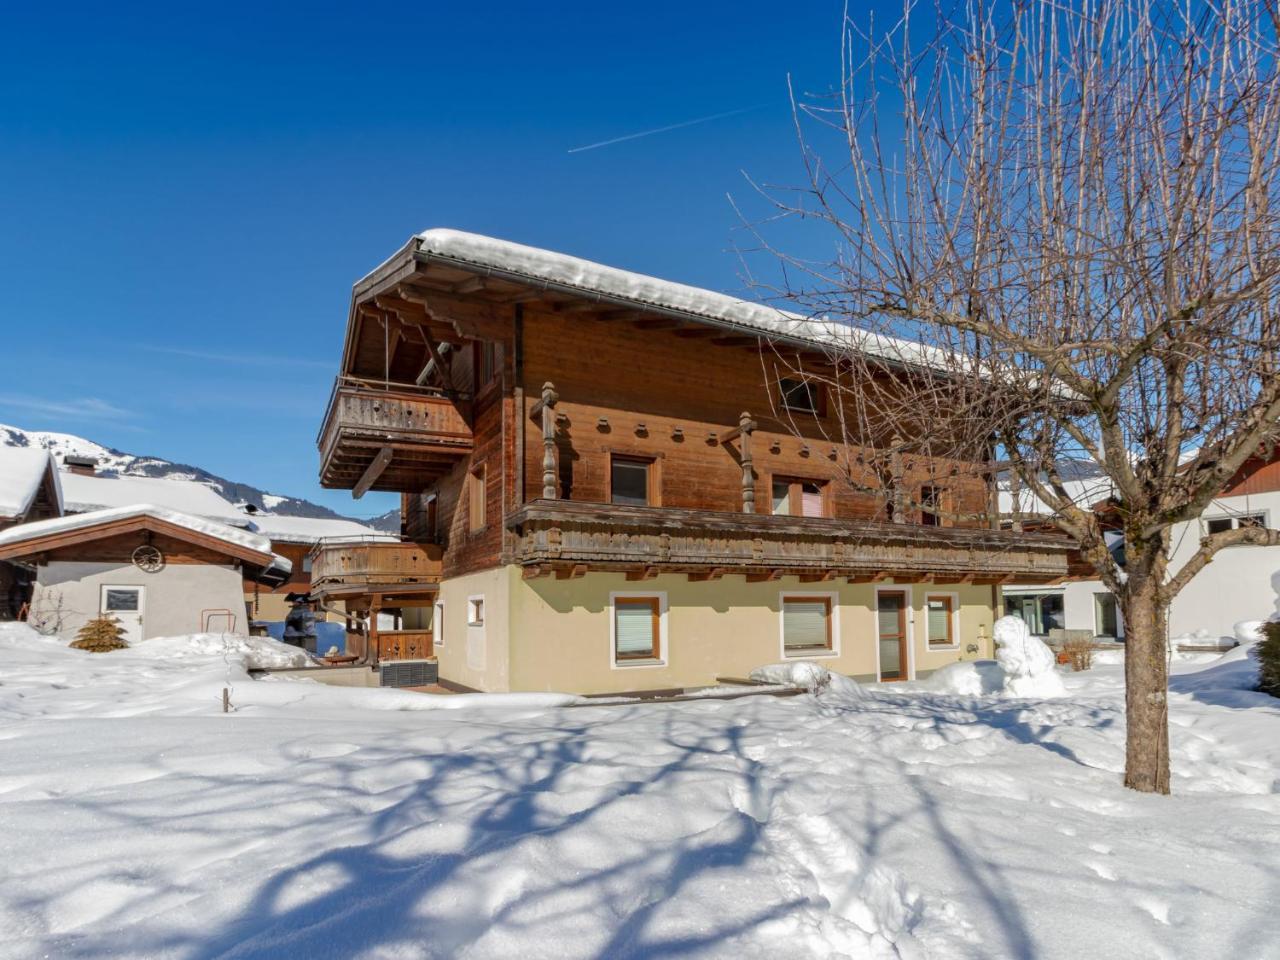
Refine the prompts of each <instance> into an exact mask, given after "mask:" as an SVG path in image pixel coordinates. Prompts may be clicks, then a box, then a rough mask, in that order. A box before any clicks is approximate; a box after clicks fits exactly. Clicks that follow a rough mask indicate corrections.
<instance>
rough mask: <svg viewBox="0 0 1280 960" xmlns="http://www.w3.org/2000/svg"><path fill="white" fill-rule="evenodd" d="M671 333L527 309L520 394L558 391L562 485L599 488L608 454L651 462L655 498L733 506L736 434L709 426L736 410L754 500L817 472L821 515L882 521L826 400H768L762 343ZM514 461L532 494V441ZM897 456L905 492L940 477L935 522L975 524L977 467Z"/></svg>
mask: <svg viewBox="0 0 1280 960" xmlns="http://www.w3.org/2000/svg"><path fill="white" fill-rule="evenodd" d="M680 332H683V331H669V330H639V329H636V327H635V325H633V324H628V323H620V322H611V321H597V320H590V319H586V318H584V317H582V316H576V315H573V314H562V313H552V312H548V311H545V310H542V311H539V310H533V309H526V311H525V315H524V348H525V371H526V373H525V379H524V386H525V390H526V396H527V397H528V398H529V400H528V404H529V405H530V406H532V404H533V402H534V401H535V400H536V399H537V396H538V391H539V390H540V388H541V385H542V384H543V383H544V382H546V381H550V382H553V383H554V384H555V388H556V392H557V393H558V395H559V400H558V402H557V405H556V416H557V421H558V429H557V433H556V445H557V448H558V453H559V461H560V462H559V487H560V489H559V495H560V497H562V498H565V499H571V500H583V501H591V502H603V501H606V500H608V499H609V495H608V471H609V455H610V454H611V453H612V454H621V455H627V456H638V457H647V458H654V459H655V460H656V461H658V462H659V464H660V471H659V472H660V475H661V485H662V486H661V492H660V502H661V503H662V504H663V505H664V506H672V507H687V508H690V509H700V510H740V509H741V508H742V499H743V497H742V467H741V464H740V455H741V449H740V444H739V443H737V442H729V443H720V442H719V441H718V440H716V441H715V442H712V439H711V438H712V437H713V436H714V437H718V436H719V435H721V434H724V433H726V432H727V431H730V430H732V428H735V427H737V425H738V422H739V417H740V415H741V413H742V412H743V411H746V412H748V413H750V414H751V415H752V418H753V419H754V421H755V423H756V429H755V431H754V433H753V435H752V437H751V441H750V446H751V458H752V466H753V468H754V473H755V478H756V481H755V491H754V493H755V497H754V504H755V510H756V512H758V513H769V512H771V510H772V499H771V496H770V494H771V489H772V482H773V479H774V478H775V477H777V478H779V479H782V478H787V479H802V480H816V481H819V482H821V483H825V484H827V485H828V486H827V491H826V492H825V495H824V501H825V502H826V503H827V504H828V509H829V511H830V514H831V515H832V516H835V517H848V518H863V519H876V518H885V519H887V512H886V498H885V497H884V496H883V495H879V494H877V493H872V492H868V491H870V490H878V489H881V488H882V487H883V479H882V478H880V477H878V476H877V475H876V474H875V471H874V467H873V465H872V464H871V463H870V462H869V461H870V459H871V458H870V457H869V456H866V454H869V453H870V451H861V450H859V449H858V448H856V447H852V446H848V445H846V444H845V442H844V440H843V437H842V434H841V427H840V421H839V417H838V411H836V410H835V409H833V407H834V405H833V404H831V403H828V404H827V405H826V406H827V410H826V413H825V415H821V416H815V415H813V414H811V413H803V412H790V411H787V410H785V409H778V407H779V406H780V404H779V397H778V396H777V392H776V387H775V388H773V389H771V381H772V382H773V384H776V381H777V379H778V378H779V377H780V376H782V375H783V374H784V373H785V371H784V369H783V368H782V367H780V366H778V367H776V368H775V367H774V366H773V365H774V364H775V363H777V360H776V357H774V356H773V354H772V351H771V350H770V349H769V347H768V345H767V344H761V347H760V349H757V350H742V349H727V348H723V347H715V346H708V345H707V344H706V343H703V342H701V341H696V340H690V339H688V338H682V337H680V336H679V335H678V334H679V333H680ZM529 422H530V423H531V422H532V421H529ZM524 459H525V485H524V487H525V490H524V492H525V499H526V500H532V499H535V498H538V497H541V496H542V483H541V477H542V449H541V446H540V444H536V443H535V444H531V443H526V444H525V452H524ZM905 461H906V462H905V465H904V472H903V483H904V485H905V487H906V490H905V491H904V492H905V494H906V499H907V500H910V501H914V500H917V499H918V493H919V489H920V488H921V487H922V486H925V485H930V486H935V487H942V488H944V489H945V491H946V495H947V505H948V508H949V509H948V511H947V512H948V517H947V518H946V519H945V520H944V525H945V524H950V523H953V522H958V523H960V524H961V525H964V524H965V521H963V520H961V521H956V520H953V519H952V517H954V516H958V515H965V516H970V517H972V518H974V519H972V520H969V521H968V525H973V526H977V525H980V524H981V523H982V520H981V517H982V515H983V514H985V512H986V510H987V500H988V495H987V485H986V483H985V481H984V480H983V479H982V478H981V477H979V476H977V473H978V470H977V469H976V465H974V464H962V463H949V462H943V461H926V460H925V459H924V458H919V457H917V458H912V457H907V458H905ZM909 519H910V520H912V521H918V520H919V516H918V515H917V516H912V517H909Z"/></svg>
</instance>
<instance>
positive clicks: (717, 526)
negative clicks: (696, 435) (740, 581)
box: [507, 500, 1074, 583]
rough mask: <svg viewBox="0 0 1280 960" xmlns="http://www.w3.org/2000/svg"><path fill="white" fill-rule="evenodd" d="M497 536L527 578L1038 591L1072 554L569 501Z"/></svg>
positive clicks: (854, 524) (537, 511)
mask: <svg viewBox="0 0 1280 960" xmlns="http://www.w3.org/2000/svg"><path fill="white" fill-rule="evenodd" d="M507 526H508V527H509V528H510V529H511V530H512V531H513V532H514V533H515V534H516V545H515V550H514V560H515V562H516V563H519V564H521V565H523V566H524V567H525V575H526V576H539V575H545V574H548V573H551V572H556V573H557V574H558V575H561V576H566V575H567V576H573V575H576V574H579V573H583V572H586V571H587V570H621V571H626V572H627V573H628V574H629V576H630V577H631V578H632V579H643V578H647V577H650V576H653V575H655V574H658V573H688V574H689V575H690V577H691V578H695V579H715V578H717V577H719V576H722V575H724V574H727V573H736V574H746V575H747V576H748V578H749V579H758V580H770V579H776V578H777V577H780V576H785V575H798V576H800V577H801V579H806V580H814V581H820V580H832V579H835V578H838V577H839V578H847V579H849V580H851V581H875V580H881V579H886V578H893V579H895V580H898V581H904V580H936V581H938V582H948V583H951V582H958V581H963V582H970V583H1008V582H1018V581H1020V582H1024V583H1044V582H1048V581H1052V580H1057V579H1060V578H1062V577H1065V576H1067V575H1068V555H1069V553H1070V552H1071V551H1072V550H1073V548H1074V544H1072V542H1071V541H1070V540H1068V539H1067V538H1065V537H1060V536H1054V535H1049V534H1034V533H1011V532H1007V531H1000V530H990V529H985V528H979V529H970V528H944V527H932V526H920V525H915V524H905V523H883V522H874V521H865V520H838V519H828V518H824V517H789V516H786V517H784V516H772V515H765V514H744V513H730V512H724V513H721V512H718V511H710V510H681V509H670V508H664V507H635V506H620V505H616V504H602V503H579V502H574V501H568V500H535V501H532V502H530V503H528V504H526V505H525V506H524V507H523V508H522V509H521V510H519V511H518V512H517V513H515V514H513V515H512V516H511V517H510V518H509V519H508V523H507Z"/></svg>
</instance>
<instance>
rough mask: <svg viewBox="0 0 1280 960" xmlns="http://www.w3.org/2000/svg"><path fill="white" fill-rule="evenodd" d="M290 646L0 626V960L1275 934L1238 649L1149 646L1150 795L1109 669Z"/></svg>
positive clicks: (1267, 736) (883, 952)
mask: <svg viewBox="0 0 1280 960" xmlns="http://www.w3.org/2000/svg"><path fill="white" fill-rule="evenodd" d="M293 656H296V654H294V653H293V652H291V651H288V650H282V649H281V648H280V647H279V646H278V645H275V644H272V643H271V642H269V641H251V642H247V641H244V640H238V641H234V642H232V643H230V644H229V645H228V647H227V650H226V652H225V653H224V652H223V643H222V639H221V638H219V637H216V636H204V637H197V638H170V639H166V640H158V641H147V642H146V643H144V644H141V645H139V646H138V647H136V648H134V649H132V650H129V651H124V652H121V653H118V654H106V655H92V654H84V653H79V652H77V651H71V650H67V649H66V648H65V646H64V645H63V644H61V643H60V642H58V641H55V640H50V639H46V638H42V637H39V636H37V635H35V634H34V633H32V632H30V631H28V630H26V628H24V627H18V626H0V863H3V877H4V879H3V882H2V883H0V956H3V957H6V958H8V957H15V958H16V957H21V958H27V957H56V958H86V957H94V958H101V957H137V958H144V957H145V958H163V957H181V958H192V960H196V958H201V960H203V958H213V957H236V958H250V957H253V958H268V957H270V958H321V957H329V958H347V957H366V958H375V957H376V958H393V957H394V958H399V957H415V958H416V957H440V958H494V957H498V958H502V957H518V958H521V960H537V958H542V957H547V958H554V960H570V958H577V957H593V958H622V957H673V956H698V957H704V956H715V957H734V958H737V957H768V958H792V957H795V958H808V957H859V958H860V957H892V956H901V957H908V958H912V957H993V958H994V957H1000V958H1008V957H1037V958H1039V957H1063V958H1072V960H1075V958H1084V957H1087V958H1109V957H1125V958H1130V957H1134V958H1141V957H1162V958H1163V957H1180V958H1181V957H1231V958H1251V957H1276V956H1278V955H1280V912H1278V911H1277V910H1276V909H1275V904H1276V902H1277V896H1278V894H1280V796H1278V793H1277V791H1280V779H1278V778H1280V770H1278V763H1280V710H1278V709H1277V707H1278V706H1280V701H1275V700H1272V699H1270V698H1268V697H1265V696H1263V695H1261V694H1257V693H1250V692H1247V691H1245V690H1243V689H1241V687H1242V686H1244V685H1245V684H1246V683H1247V680H1248V676H1249V674H1250V673H1251V671H1252V670H1253V667H1252V665H1251V664H1250V663H1249V662H1248V661H1247V660H1246V659H1244V658H1243V657H1242V656H1241V655H1240V653H1239V652H1233V653H1232V654H1229V655H1228V656H1227V657H1225V658H1223V659H1216V658H1211V657H1200V658H1198V659H1182V660H1179V661H1178V663H1177V664H1176V665H1175V672H1176V676H1175V678H1174V694H1173V695H1172V697H1171V705H1170V718H1171V730H1172V738H1173V740H1172V749H1173V758H1174V770H1175V778H1174V790H1175V795H1174V796H1173V797H1169V798H1161V797H1146V796H1139V795H1137V794H1134V793H1131V792H1127V791H1125V790H1124V789H1123V788H1122V787H1121V786H1120V769H1121V766H1122V762H1123V729H1124V719H1123V713H1122V704H1123V699H1122V668H1121V667H1120V666H1118V665H1114V664H1107V665H1101V666H1099V667H1096V668H1095V669H1094V670H1093V671H1091V672H1090V673H1088V674H1080V675H1070V674H1069V675H1066V676H1065V681H1066V687H1067V695H1066V696H1065V697H1060V698H1054V699H1047V700H1034V699H1010V698H1004V697H983V698H978V697H964V696H955V695H947V694H942V693H939V692H937V691H935V690H929V689H925V688H923V686H917V687H915V688H894V687H889V688H884V689H872V690H868V691H866V693H865V695H858V694H857V692H856V690H855V691H850V690H849V689H847V688H845V687H843V686H842V685H840V684H832V685H831V686H829V687H827V688H826V689H825V690H824V691H823V692H821V693H819V694H817V695H802V696H797V697H790V698H785V699H775V698H772V697H748V698H744V699H739V700H731V701H705V702H688V703H678V704H627V705H614V706H591V707H578V706H571V705H570V704H571V703H572V702H573V698H568V697H556V696H552V695H544V696H527V697H521V696H512V697H503V698H497V699H494V700H488V699H485V698H483V697H468V698H431V697H427V696H424V695H420V694H414V693H408V692H403V691H380V690H344V689H341V688H336V687H325V686H321V685H319V684H316V683H313V682H310V681H307V680H293V679H276V680H270V681H257V682H255V681H251V680H249V679H248V676H247V674H246V673H245V672H244V666H243V664H244V660H245V658H246V657H250V658H252V659H254V660H256V661H259V662H268V663H283V662H288V660H289V659H290V658H291V657H293ZM228 680H230V682H231V685H232V688H233V691H232V701H233V703H234V704H235V705H236V711H235V712H233V713H231V714H228V715H224V714H222V713H221V705H220V692H221V689H222V688H223V686H225V685H226V683H227V682H228ZM446 701H451V702H448V703H446ZM445 705H448V706H453V707H460V708H461V709H449V710H441V709H436V708H437V707H439V706H445Z"/></svg>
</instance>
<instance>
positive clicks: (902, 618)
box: [876, 590, 907, 681]
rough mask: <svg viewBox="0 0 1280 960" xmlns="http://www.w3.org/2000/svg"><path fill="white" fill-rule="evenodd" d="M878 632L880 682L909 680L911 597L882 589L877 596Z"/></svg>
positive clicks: (902, 592) (899, 592)
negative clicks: (908, 643) (908, 615)
mask: <svg viewBox="0 0 1280 960" xmlns="http://www.w3.org/2000/svg"><path fill="white" fill-rule="evenodd" d="M876 629H877V632H878V635H879V636H878V641H879V644H880V679H881V681H886V680H906V679H907V594H906V591H905V590H881V591H880V592H879V593H877V594H876Z"/></svg>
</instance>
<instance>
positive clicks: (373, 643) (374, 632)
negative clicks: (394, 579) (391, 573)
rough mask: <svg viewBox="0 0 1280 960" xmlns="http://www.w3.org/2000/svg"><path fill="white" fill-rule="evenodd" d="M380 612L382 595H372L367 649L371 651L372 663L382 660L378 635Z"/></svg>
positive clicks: (380, 638)
mask: <svg viewBox="0 0 1280 960" xmlns="http://www.w3.org/2000/svg"><path fill="white" fill-rule="evenodd" d="M381 610H382V594H380V593H379V594H374V596H373V599H372V600H371V601H370V602H369V649H370V650H372V651H373V662H374V663H379V662H381V660H382V637H381V636H380V635H379V633H378V614H379V612H381Z"/></svg>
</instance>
